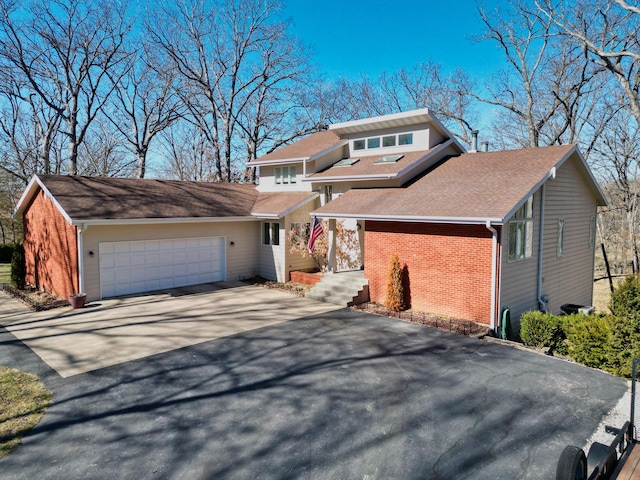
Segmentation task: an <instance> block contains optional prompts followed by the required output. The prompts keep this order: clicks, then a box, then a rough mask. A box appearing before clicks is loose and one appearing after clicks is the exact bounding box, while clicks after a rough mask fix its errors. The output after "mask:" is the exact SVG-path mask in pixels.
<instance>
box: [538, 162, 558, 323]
mask: <svg viewBox="0 0 640 480" xmlns="http://www.w3.org/2000/svg"><path fill="white" fill-rule="evenodd" d="M551 178H552V179H554V178H556V168H555V167H553V168H552V169H551ZM546 186H547V183H546V182H545V183H543V184H542V188H541V195H540V196H541V199H540V240H539V242H538V243H539V246H538V289H537V297H538V308H539V309H540V311H542V312H545V313H546V311H547V302H548V301H549V299H546V301H545V299H543V298H542V252H543V250H544V206H545V190H546Z"/></svg>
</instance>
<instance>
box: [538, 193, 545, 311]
mask: <svg viewBox="0 0 640 480" xmlns="http://www.w3.org/2000/svg"><path fill="white" fill-rule="evenodd" d="M545 186H546V184H544V183H543V184H542V188H541V197H542V198H541V200H540V203H541V206H540V240H539V241H538V244H539V245H538V285H537V290H536V294H537V298H538V308H539V309H540V311H541V312H545V313H546V312H547V304H546V302H545V301H544V299H543V298H542V252H543V246H544V204H545Z"/></svg>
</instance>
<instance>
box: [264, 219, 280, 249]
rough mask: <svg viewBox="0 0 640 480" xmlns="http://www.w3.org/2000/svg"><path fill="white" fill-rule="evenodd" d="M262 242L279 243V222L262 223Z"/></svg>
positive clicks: (267, 243) (266, 243)
mask: <svg viewBox="0 0 640 480" xmlns="http://www.w3.org/2000/svg"><path fill="white" fill-rule="evenodd" d="M262 244H263V245H280V224H279V223H278V222H264V223H263V224H262Z"/></svg>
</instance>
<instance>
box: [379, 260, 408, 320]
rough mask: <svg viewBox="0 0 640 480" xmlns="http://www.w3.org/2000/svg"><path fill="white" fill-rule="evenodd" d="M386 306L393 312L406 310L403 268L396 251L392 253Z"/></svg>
mask: <svg viewBox="0 0 640 480" xmlns="http://www.w3.org/2000/svg"><path fill="white" fill-rule="evenodd" d="M384 306H385V307H387V308H388V309H389V310H391V311H392V312H399V311H400V310H404V293H403V289H402V269H401V268H400V259H399V258H398V255H396V254H395V253H394V254H393V255H391V260H390V261H389V272H388V275H387V297H386V299H385V302H384Z"/></svg>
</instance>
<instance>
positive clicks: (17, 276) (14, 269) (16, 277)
mask: <svg viewBox="0 0 640 480" xmlns="http://www.w3.org/2000/svg"><path fill="white" fill-rule="evenodd" d="M26 276H27V264H26V261H25V258H24V245H22V244H21V243H17V244H16V246H15V248H14V249H13V256H12V257H11V285H13V286H14V287H15V288H18V289H20V290H22V289H24V287H25V285H26Z"/></svg>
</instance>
